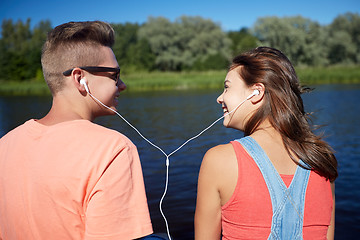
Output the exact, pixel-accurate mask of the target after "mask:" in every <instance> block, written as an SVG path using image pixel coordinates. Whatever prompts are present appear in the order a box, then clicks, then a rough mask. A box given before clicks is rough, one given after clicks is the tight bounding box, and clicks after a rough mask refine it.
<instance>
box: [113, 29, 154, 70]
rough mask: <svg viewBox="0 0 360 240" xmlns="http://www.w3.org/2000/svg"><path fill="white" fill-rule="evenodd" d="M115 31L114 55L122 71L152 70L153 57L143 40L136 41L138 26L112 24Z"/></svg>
mask: <svg viewBox="0 0 360 240" xmlns="http://www.w3.org/2000/svg"><path fill="white" fill-rule="evenodd" d="M112 27H113V28H114V30H115V44H114V46H113V50H114V54H115V56H116V58H117V60H118V63H119V65H120V67H121V68H122V69H124V71H132V70H140V69H142V70H152V69H153V66H154V59H155V55H154V54H153V53H152V52H151V49H150V46H149V43H148V42H147V41H146V40H145V39H138V36H137V32H138V30H139V27H140V26H139V25H138V24H132V23H125V24H112Z"/></svg>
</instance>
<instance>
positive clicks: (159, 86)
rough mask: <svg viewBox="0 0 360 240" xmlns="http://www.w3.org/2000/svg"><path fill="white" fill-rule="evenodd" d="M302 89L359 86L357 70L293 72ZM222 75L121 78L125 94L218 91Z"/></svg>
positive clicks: (8, 85)
mask: <svg viewBox="0 0 360 240" xmlns="http://www.w3.org/2000/svg"><path fill="white" fill-rule="evenodd" d="M296 70H297V74H298V77H299V79H300V81H301V84H303V85H317V84H354V83H360V66H349V67H344V66H341V67H340V66H337V67H328V68H324V67H323V68H310V67H306V68H297V69H296ZM225 75H226V71H225V70H223V71H206V72H134V73H125V74H122V75H121V79H122V80H123V81H124V82H125V84H126V85H127V91H131V92H133V91H164V90H174V89H176V90H186V89H221V88H222V87H223V81H224V78H225ZM26 95H34V96H42V95H50V91H49V90H48V88H47V86H46V84H45V82H44V81H22V82H16V81H0V96H26Z"/></svg>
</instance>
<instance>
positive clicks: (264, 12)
mask: <svg viewBox="0 0 360 240" xmlns="http://www.w3.org/2000/svg"><path fill="white" fill-rule="evenodd" d="M349 11H350V12H353V13H360V1H359V0H341V1H339V0H336V1H335V0H302V1H296V0H295V1H294V0H286V1H285V0H281V1H279V0H278V1H277V0H272V1H269V0H268V1H266V0H250V1H249V0H247V1H241V0H198V1H197V0H181V1H178V0H167V1H165V0H128V1H123V0H117V1H111V0H106V1H104V0H98V1H94V0H87V1H84V0H73V1H70V0H47V1H45V0H32V1H29V0H0V20H1V22H2V20H3V19H12V20H13V21H17V20H19V19H20V20H23V21H25V20H26V19H27V18H31V25H32V26H34V25H36V24H37V23H39V22H40V21H41V20H46V19H48V20H50V21H51V23H52V25H53V27H54V26H57V25H59V24H62V23H64V22H68V21H87V20H102V21H106V22H110V23H125V22H131V23H140V24H141V23H144V22H146V21H147V19H148V17H149V16H153V17H160V16H161V17H165V18H167V19H169V20H171V21H174V20H175V19H177V18H178V17H180V16H182V15H186V16H201V17H203V18H206V19H211V20H213V21H214V22H216V23H219V24H220V26H221V27H222V29H223V30H224V31H228V30H239V29H241V28H242V27H252V26H253V24H254V23H255V21H256V19H258V18H259V17H267V16H277V17H285V16H297V15H301V16H303V17H305V18H309V19H311V20H313V21H317V22H319V23H320V24H322V25H326V24H330V23H331V22H332V20H333V19H334V18H335V17H336V16H338V15H339V14H344V13H346V12H349Z"/></svg>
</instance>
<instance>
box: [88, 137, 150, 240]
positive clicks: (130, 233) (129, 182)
mask: <svg viewBox="0 0 360 240" xmlns="http://www.w3.org/2000/svg"><path fill="white" fill-rule="evenodd" d="M151 233H152V225H151V220H150V216H149V210H148V205H147V200H146V194H145V187H144V180H143V175H142V170H141V164H140V159H139V155H138V152H137V150H136V147H135V146H134V145H133V144H132V143H128V144H126V145H125V146H124V148H122V149H121V150H120V151H118V152H117V153H116V154H115V156H114V158H113V160H112V161H111V162H109V164H108V165H107V166H106V167H105V168H104V170H103V172H102V174H101V175H100V177H99V179H98V182H97V183H96V185H95V186H94V188H93V189H92V191H91V194H90V197H89V199H88V203H87V208H86V216H85V239H89V240H90V239H97V240H99V239H107V240H111V239H135V238H139V237H142V236H145V235H148V234H151Z"/></svg>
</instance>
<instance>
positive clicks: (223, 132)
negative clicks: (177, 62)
mask: <svg viewBox="0 0 360 240" xmlns="http://www.w3.org/2000/svg"><path fill="white" fill-rule="evenodd" d="M220 93H221V90H218V91H213V90H212V91H194V90H192V91H167V92H142V93H124V94H122V95H121V97H120V100H119V102H120V103H119V105H118V110H119V112H120V113H121V114H122V116H124V117H125V118H126V119H127V120H128V121H129V122H130V123H131V124H133V125H134V126H135V127H136V128H138V130H139V131H140V132H141V133H142V134H143V135H144V136H145V137H147V138H148V139H149V140H150V141H151V142H153V143H154V144H156V145H157V146H159V147H161V148H162V149H163V151H164V152H165V153H167V154H169V153H171V152H173V151H174V150H175V149H177V148H178V147H179V146H180V145H182V144H183V143H184V142H185V141H186V140H187V139H189V138H191V137H193V136H195V135H197V134H198V133H200V132H201V131H202V130H203V129H205V128H206V127H208V126H209V125H210V124H211V123H212V122H213V121H215V120H216V119H218V118H219V117H220V116H221V115H222V109H221V107H220V106H219V105H218V104H217V103H216V97H217V96H218V95H219V94H220ZM303 99H304V103H305V108H306V111H308V112H314V123H315V124H320V125H324V126H323V127H322V128H321V129H320V130H319V131H320V132H323V133H324V135H325V136H326V140H327V141H328V142H329V143H330V145H331V146H332V147H333V148H334V150H335V151H336V157H337V159H338V162H339V178H338V179H337V180H336V231H335V236H336V239H358V236H359V234H360V224H359V222H360V177H359V171H360V127H359V124H360V107H359V104H360V85H323V86H316V87H315V90H314V91H313V92H311V93H307V94H304V95H303ZM50 106H51V99H50V98H49V97H0V137H1V136H3V135H4V134H6V133H7V132H8V131H9V130H11V129H13V128H14V127H16V126H17V125H19V124H21V123H23V122H24V121H26V120H28V119H30V118H40V117H41V116H43V115H44V114H45V113H46V112H47V111H48V110H49V108H50ZM96 122H97V123H99V124H101V125H104V126H106V127H109V128H113V129H115V130H117V131H119V132H122V133H124V134H125V135H127V136H128V137H129V138H130V139H131V140H132V141H133V142H134V143H135V145H137V147H138V150H139V154H140V158H141V162H142V167H143V173H144V180H145V187H146V192H147V197H148V202H149V208H150V214H151V218H152V222H153V226H154V230H155V232H166V227H165V222H164V220H163V218H162V216H161V214H160V211H159V201H160V198H161V196H162V194H163V192H164V185H165V174H166V167H165V159H166V158H165V156H164V155H163V154H162V153H161V152H160V151H159V150H158V149H155V148H154V147H152V146H151V145H150V144H149V143H148V142H146V141H144V140H143V139H142V138H141V137H140V136H139V135H138V134H137V133H136V132H135V131H134V130H133V129H132V128H131V127H129V126H128V125H127V124H126V123H124V121H123V120H121V119H120V118H118V117H117V116H108V117H103V118H99V119H98V120H96ZM242 136H243V135H242V133H241V132H239V131H236V130H233V129H226V128H224V127H223V125H222V121H220V122H218V123H217V124H215V125H214V126H213V127H211V128H210V129H209V130H208V131H206V132H204V133H203V134H202V135H201V136H200V137H199V138H196V139H194V140H192V141H190V142H189V143H188V144H186V145H185V146H184V147H183V148H181V149H180V150H179V151H177V152H176V153H174V154H173V155H172V156H171V157H170V167H169V187H168V191H167V194H166V196H165V199H164V201H163V205H162V207H163V212H164V214H165V216H166V218H167V220H168V223H169V228H170V233H171V235H172V237H173V239H175V240H182V239H184V240H185V239H193V234H194V233H193V232H194V227H193V223H194V221H193V216H194V211H195V202H196V185H197V177H198V172H199V167H200V164H201V160H202V157H203V155H204V154H205V152H206V151H207V150H208V149H209V148H211V147H213V146H215V145H218V144H223V143H227V142H229V141H230V140H233V139H236V138H239V137H242Z"/></svg>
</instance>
